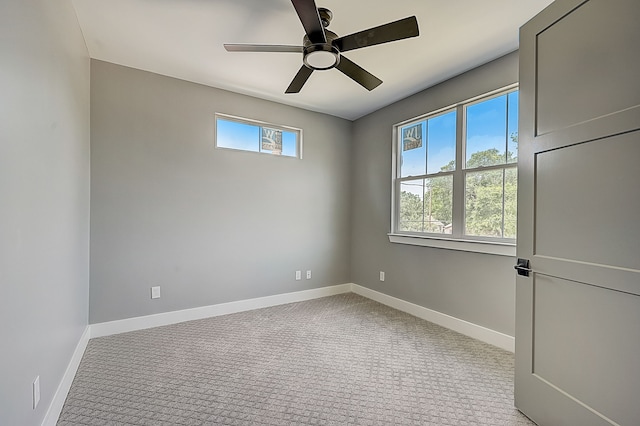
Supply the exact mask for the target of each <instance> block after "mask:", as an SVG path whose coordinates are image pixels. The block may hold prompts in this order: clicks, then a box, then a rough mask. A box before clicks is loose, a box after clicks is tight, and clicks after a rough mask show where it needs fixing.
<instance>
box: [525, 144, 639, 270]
mask: <svg viewBox="0 0 640 426" xmlns="http://www.w3.org/2000/svg"><path fill="white" fill-rule="evenodd" d="M535 163H536V164H535V180H536V181H535V188H536V205H535V218H536V219H535V220H536V223H537V224H539V225H541V226H537V227H536V229H535V248H534V253H535V254H536V255H541V256H547V257H553V258H560V259H566V260H574V261H579V262H587V263H595V264H599V265H609V266H614V267H620V268H629V269H635V270H640V226H638V220H640V209H639V208H640V191H639V190H638V185H639V184H640V132H632V133H626V134H623V135H618V136H615V137H611V138H609V139H608V140H606V141H602V140H596V141H592V142H587V143H582V144H578V145H571V146H567V147H563V148H561V149H556V150H552V151H546V152H541V153H539V154H537V155H536V161H535ZM623 205H628V206H635V207H634V208H624V209H620V208H616V206H623ZM568 236H570V238H568ZM603 247H615V248H616V249H615V250H602V248H603Z"/></svg>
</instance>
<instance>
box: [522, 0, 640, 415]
mask: <svg viewBox="0 0 640 426" xmlns="http://www.w3.org/2000/svg"><path fill="white" fill-rule="evenodd" d="M638 22H640V1H638V0H616V1H613V2H612V1H608V0H556V1H555V2H554V3H552V4H551V5H550V6H549V7H548V8H546V9H545V10H544V11H542V12H541V13H540V14H539V15H538V16H536V17H535V18H533V19H532V20H531V21H530V22H528V23H527V24H526V25H525V26H523V27H522V28H521V31H520V122H519V147H518V151H519V152H518V157H519V159H518V248H517V253H518V257H520V258H525V259H529V260H530V267H531V269H532V272H531V274H530V276H529V277H525V276H518V277H517V279H516V377H515V399H516V406H517V407H518V408H519V409H520V410H521V411H522V412H523V413H524V414H526V415H527V416H529V417H530V418H531V419H532V420H534V421H535V422H536V423H538V424H539V425H540V426H562V425H567V426H573V425H581V426H589V425H598V426H600V425H628V426H631V425H634V426H637V425H638V424H640V423H639V422H640V420H639V419H640V404H638V403H637V402H636V400H637V398H638V397H637V396H638V395H640V365H639V364H638V363H639V361H637V359H638V354H640V130H639V129H640V88H639V87H640V86H639V83H638V81H637V79H638V77H637V76H638V75H640V55H638V53H637V51H638V50H637V46H639V45H640V25H638V24H637V23H638Z"/></svg>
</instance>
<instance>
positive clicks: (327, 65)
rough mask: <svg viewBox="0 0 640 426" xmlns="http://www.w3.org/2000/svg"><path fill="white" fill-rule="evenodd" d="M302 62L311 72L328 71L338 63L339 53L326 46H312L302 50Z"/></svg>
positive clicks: (333, 48)
mask: <svg viewBox="0 0 640 426" xmlns="http://www.w3.org/2000/svg"><path fill="white" fill-rule="evenodd" d="M302 60H303V62H304V64H305V65H306V66H307V67H309V68H311V69H313V70H328V69H331V68H333V67H335V66H336V65H338V63H340V52H339V51H338V49H337V48H335V47H333V46H331V45H328V44H313V45H311V46H308V47H305V48H304V57H303V59H302Z"/></svg>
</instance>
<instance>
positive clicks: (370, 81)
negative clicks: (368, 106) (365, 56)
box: [336, 55, 382, 91]
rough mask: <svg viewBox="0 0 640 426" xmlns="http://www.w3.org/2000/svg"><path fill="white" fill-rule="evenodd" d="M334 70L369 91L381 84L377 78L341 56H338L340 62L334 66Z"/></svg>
mask: <svg viewBox="0 0 640 426" xmlns="http://www.w3.org/2000/svg"><path fill="white" fill-rule="evenodd" d="M336 68H338V69H339V70H340V71H342V73H344V74H345V75H346V76H347V77H350V78H351V79H353V80H354V81H355V82H356V83H358V84H360V85H361V86H362V87H364V88H365V89H367V90H369V91H371V90H373V89H375V88H376V87H378V86H380V85H381V84H382V80H380V79H379V78H378V77H376V76H375V75H373V74H371V73H370V72H369V71H367V70H365V69H364V68H362V67H361V66H359V65H357V64H356V63H355V62H352V61H350V60H349V59H347V58H345V57H344V56H342V55H341V56H340V62H339V63H338V65H336Z"/></svg>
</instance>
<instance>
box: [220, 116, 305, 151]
mask: <svg viewBox="0 0 640 426" xmlns="http://www.w3.org/2000/svg"><path fill="white" fill-rule="evenodd" d="M301 145H302V130H300V129H294V128H292V127H286V126H278V125H274V124H269V123H262V122H260V121H254V120H248V119H246V118H238V117H232V116H229V115H223V114H216V147H217V148H230V149H238V150H241V151H251V152H260V153H264V154H272V155H283V156H286V157H297V158H302V146H301Z"/></svg>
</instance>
